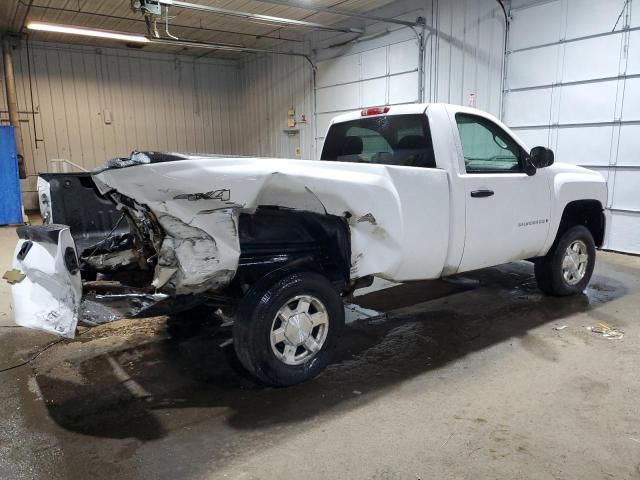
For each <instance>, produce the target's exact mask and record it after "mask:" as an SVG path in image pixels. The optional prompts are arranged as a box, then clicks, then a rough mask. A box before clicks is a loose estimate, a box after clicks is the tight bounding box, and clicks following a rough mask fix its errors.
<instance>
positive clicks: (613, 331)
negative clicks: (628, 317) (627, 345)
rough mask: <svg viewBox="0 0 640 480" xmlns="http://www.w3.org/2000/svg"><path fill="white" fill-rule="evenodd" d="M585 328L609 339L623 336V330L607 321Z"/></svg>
mask: <svg viewBox="0 0 640 480" xmlns="http://www.w3.org/2000/svg"><path fill="white" fill-rule="evenodd" d="M587 330H589V331H590V332H592V333H598V334H600V335H602V336H603V337H605V338H610V339H619V338H622V337H623V336H624V331H623V330H621V329H619V328H616V327H612V326H611V325H609V324H608V323H604V322H600V323H597V324H595V325H594V326H592V327H587Z"/></svg>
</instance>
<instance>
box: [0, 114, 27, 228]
mask: <svg viewBox="0 0 640 480" xmlns="http://www.w3.org/2000/svg"><path fill="white" fill-rule="evenodd" d="M17 223H22V199H21V197H20V179H19V178H18V155H17V154H16V137H15V135H14V132H13V127H0V225H12V224H17Z"/></svg>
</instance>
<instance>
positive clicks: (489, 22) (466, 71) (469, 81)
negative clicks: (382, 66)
mask: <svg viewBox="0 0 640 480" xmlns="http://www.w3.org/2000/svg"><path fill="white" fill-rule="evenodd" d="M431 18H432V19H431V25H432V26H433V27H434V28H435V29H436V30H437V32H438V33H437V35H435V36H434V35H431V36H430V37H429V41H428V42H427V61H426V65H427V67H426V68H427V72H426V79H425V88H426V89H427V93H426V95H425V98H426V99H427V100H428V101H431V102H444V103H453V104H457V105H468V104H469V95H470V94H474V96H475V106H476V107H477V108H479V109H481V110H484V111H487V112H490V113H492V114H493V115H495V116H496V117H500V116H501V112H500V105H501V99H502V92H501V89H502V64H503V61H504V35H505V23H504V15H503V13H502V9H501V8H500V6H499V5H498V3H497V2H496V1H495V0H445V1H443V0H440V1H436V2H434V7H433V15H432V17H431ZM432 59H433V60H432ZM430 67H431V71H430V70H429V68H430ZM429 92H431V93H430V94H429Z"/></svg>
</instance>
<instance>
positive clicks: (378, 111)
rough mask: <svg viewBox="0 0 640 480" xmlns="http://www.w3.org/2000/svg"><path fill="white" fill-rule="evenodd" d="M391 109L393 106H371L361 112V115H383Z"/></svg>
mask: <svg viewBox="0 0 640 480" xmlns="http://www.w3.org/2000/svg"><path fill="white" fill-rule="evenodd" d="M389 110H391V107H371V108H365V109H364V110H362V111H361V112H360V115H362V116H363V117H368V116H369V115H382V114H384V113H387V112H388V111H389Z"/></svg>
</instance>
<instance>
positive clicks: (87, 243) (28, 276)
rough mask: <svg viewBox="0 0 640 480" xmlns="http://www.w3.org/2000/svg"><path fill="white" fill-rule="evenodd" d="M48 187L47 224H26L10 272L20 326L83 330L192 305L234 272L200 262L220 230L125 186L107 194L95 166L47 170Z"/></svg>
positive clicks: (44, 191) (43, 187) (44, 193)
mask: <svg viewBox="0 0 640 480" xmlns="http://www.w3.org/2000/svg"><path fill="white" fill-rule="evenodd" d="M113 162H114V160H112V161H110V162H108V163H113ZM129 164H130V165H134V163H129ZM38 195H39V201H40V208H41V215H42V219H43V222H44V224H43V225H32V226H23V227H19V228H18V229H17V235H18V243H17V245H16V249H15V254H14V260H13V266H12V267H13V268H12V270H10V271H9V272H7V273H6V274H5V278H6V279H7V281H8V282H9V283H10V284H11V290H12V308H13V311H14V317H15V321H16V323H17V324H18V325H22V326H25V327H29V328H36V329H40V330H44V331H47V332H50V333H54V334H57V335H61V336H64V337H73V336H74V334H75V330H76V326H77V324H78V323H83V324H85V325H89V326H94V325H99V324H103V323H108V322H111V321H113V320H117V319H121V318H136V317H149V316H156V315H166V314H171V313H176V312H180V311H184V310H186V309H189V308H192V307H194V306H196V305H198V304H200V303H202V301H203V298H199V297H197V296H196V295H195V294H196V293H201V292H203V291H205V290H209V289H212V288H215V287H217V286H220V285H221V283H222V282H224V281H226V282H227V283H228V281H230V278H232V276H233V273H226V274H225V273H220V272H215V273H213V274H212V273H211V270H207V267H208V265H207V264H206V261H205V262H204V264H199V263H198V262H197V261H196V260H195V259H198V258H200V259H203V258H204V259H206V258H209V257H211V256H212V255H211V254H210V252H213V251H214V250H215V241H214V240H213V239H212V238H211V237H210V236H208V235H206V234H205V233H204V232H202V231H199V230H198V229H197V228H193V227H189V226H188V225H186V224H184V223H183V222H182V221H180V220H179V219H177V218H171V217H170V216H166V215H165V216H163V217H161V218H157V217H156V216H155V215H154V214H153V213H152V212H151V211H150V210H149V209H148V208H146V207H145V206H143V205H139V204H137V203H136V202H135V201H133V200H132V199H130V198H127V197H124V196H122V195H120V194H118V193H117V192H115V191H113V192H108V193H106V194H105V195H102V194H101V193H100V192H99V190H98V188H97V186H96V184H95V182H94V180H93V178H92V177H91V176H90V175H89V174H85V173H65V174H45V175H41V176H40V177H39V178H38ZM205 252H207V254H205Z"/></svg>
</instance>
